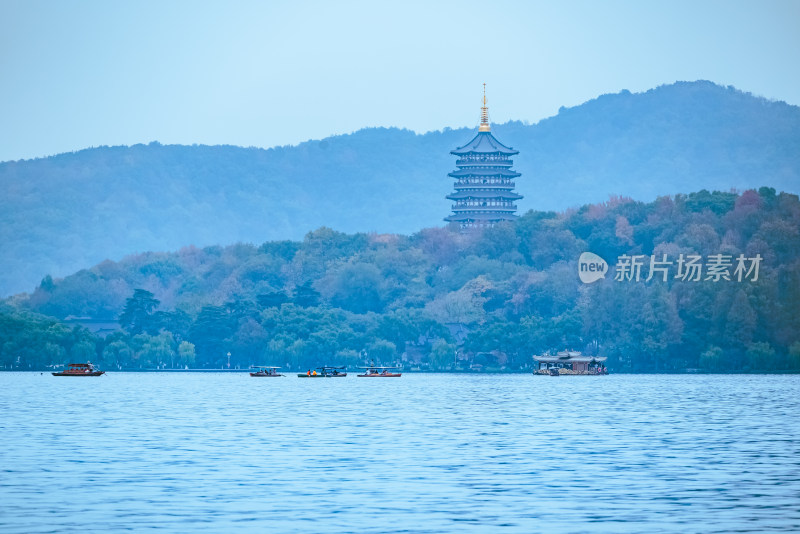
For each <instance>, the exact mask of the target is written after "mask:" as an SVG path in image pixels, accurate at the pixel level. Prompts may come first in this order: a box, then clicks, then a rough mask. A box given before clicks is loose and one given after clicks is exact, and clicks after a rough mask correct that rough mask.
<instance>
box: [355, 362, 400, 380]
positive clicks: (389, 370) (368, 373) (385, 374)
mask: <svg viewBox="0 0 800 534" xmlns="http://www.w3.org/2000/svg"><path fill="white" fill-rule="evenodd" d="M363 369H364V373H363V374H360V375H356V376H358V377H364V378H366V377H381V378H392V377H394V378H396V377H399V376H401V375H402V373H400V372H399V371H398V369H400V368H399V367H376V366H374V365H373V366H371V367H364V368H363Z"/></svg>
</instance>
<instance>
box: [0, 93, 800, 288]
mask: <svg viewBox="0 0 800 534" xmlns="http://www.w3.org/2000/svg"><path fill="white" fill-rule="evenodd" d="M531 98H535V95H531ZM476 117H477V109H476ZM493 130H494V132H495V134H496V135H497V137H498V138H499V139H500V140H501V141H503V142H504V143H506V144H508V145H510V146H513V147H514V148H516V149H518V150H519V151H520V154H519V155H518V156H517V157H516V158H515V169H517V170H519V171H520V172H521V173H522V177H521V178H519V179H518V180H517V190H518V192H519V193H521V194H522V195H524V197H525V198H524V199H523V200H521V201H520V202H519V207H520V212H521V213H524V212H525V211H527V210H528V209H539V210H563V209H565V208H568V207H572V206H578V205H581V204H584V203H589V202H598V201H603V200H605V199H607V198H608V197H609V195H614V194H617V195H624V196H628V197H632V198H634V199H637V200H643V201H649V200H653V199H655V198H656V196H658V195H667V194H675V193H680V192H687V191H696V190H698V189H700V188H706V189H709V190H721V191H728V190H730V189H731V188H736V189H739V190H745V189H747V188H753V187H759V186H762V185H765V184H766V185H769V186H771V187H774V188H776V189H777V190H779V191H789V192H798V189H800V108H798V107H796V106H790V105H787V104H785V103H783V102H771V101H767V100H765V99H763V98H758V97H755V96H753V95H751V94H748V93H743V92H740V91H737V90H735V89H733V88H730V87H728V88H726V87H721V86H718V85H714V84H712V83H710V82H680V83H676V84H673V85H669V86H661V87H659V88H656V89H653V90H650V91H648V92H646V93H640V94H631V93H629V92H627V91H623V92H621V93H619V94H613V95H603V96H601V97H599V98H597V99H595V100H592V101H590V102H586V103H585V104H582V105H580V106H577V107H574V108H569V109H564V108H562V109H561V110H560V111H559V113H558V115H556V116H555V117H552V118H549V119H546V120H543V121H541V122H539V123H537V124H534V125H526V124H522V123H519V122H511V123H507V124H503V125H495V126H494V127H493ZM473 134H474V129H473V128H465V129H459V130H445V131H439V132H430V133H427V134H424V135H417V134H415V133H413V132H410V131H407V130H398V129H391V128H389V129H385V128H373V129H365V130H361V131H358V132H355V133H353V134H350V135H342V136H335V137H330V138H327V139H323V140H321V141H309V142H306V143H302V144H300V145H298V146H293V147H278V148H271V149H261V148H240V147H233V146H163V145H160V144H158V143H151V144H149V145H135V146H131V147H99V148H92V149H87V150H82V151H80V152H75V153H69V154H61V155H58V156H53V157H49V158H43V159H36V160H26V161H16V162H5V163H0V184H2V185H1V187H2V191H3V194H2V195H0V261H2V263H3V266H4V269H3V270H2V271H0V295H8V294H11V293H14V292H19V291H30V290H32V288H33V287H35V286H36V285H37V284H38V283H39V281H40V280H41V279H42V278H43V277H44V276H45V275H47V274H51V275H53V276H64V275H67V274H69V273H71V272H74V271H76V270H78V269H80V268H83V267H86V266H88V265H93V264H96V263H98V262H100V261H102V260H104V259H106V258H110V259H120V258H122V257H123V256H125V255H126V254H130V253H135V252H142V251H147V250H176V249H178V248H180V247H182V246H186V245H196V246H206V245H212V244H222V243H232V242H237V241H241V242H250V243H261V242H264V241H268V240H279V239H299V238H301V237H302V236H303V235H304V234H305V233H306V232H308V231H310V230H312V229H314V228H318V227H320V226H328V227H331V228H334V229H336V230H338V231H343V232H369V231H376V232H394V233H413V232H415V231H418V230H420V229H421V228H426V227H431V226H437V225H442V224H443V222H442V218H443V217H444V216H446V215H448V214H449V213H450V201H448V200H446V199H445V195H447V194H448V193H450V192H451V191H452V186H453V183H452V182H453V181H452V179H450V178H448V177H447V173H448V172H450V171H451V170H453V169H454V168H455V158H453V157H452V156H451V155H450V154H449V151H450V150H451V149H453V148H455V147H456V146H460V145H462V144H464V143H466V142H467V141H468V140H469V139H470V138H471V136H472V135H473Z"/></svg>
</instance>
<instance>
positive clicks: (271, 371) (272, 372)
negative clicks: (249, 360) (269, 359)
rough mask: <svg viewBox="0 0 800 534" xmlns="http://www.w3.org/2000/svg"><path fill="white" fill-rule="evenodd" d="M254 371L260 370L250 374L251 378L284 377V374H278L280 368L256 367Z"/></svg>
mask: <svg viewBox="0 0 800 534" xmlns="http://www.w3.org/2000/svg"><path fill="white" fill-rule="evenodd" d="M252 369H258V370H257V371H256V372H254V373H252V372H251V373H250V376H265V377H274V376H283V375H282V374H280V373H278V369H280V367H270V366H268V365H254V366H253V367H252Z"/></svg>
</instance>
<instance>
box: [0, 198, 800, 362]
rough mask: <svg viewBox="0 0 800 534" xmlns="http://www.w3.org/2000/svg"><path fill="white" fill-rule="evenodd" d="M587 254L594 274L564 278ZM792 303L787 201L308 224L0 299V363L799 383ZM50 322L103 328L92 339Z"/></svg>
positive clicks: (793, 203)
mask: <svg viewBox="0 0 800 534" xmlns="http://www.w3.org/2000/svg"><path fill="white" fill-rule="evenodd" d="M587 251H588V252H592V253H595V254H597V255H599V256H600V257H601V258H604V259H605V260H607V262H608V267H609V268H608V270H607V271H606V274H607V276H605V278H604V279H598V280H594V282H592V283H582V281H581V279H580V278H579V272H581V271H580V269H579V266H578V262H579V258H580V257H581V255H582V253H584V252H587ZM634 265H638V267H634ZM626 266H627V267H626ZM586 273H588V271H584V274H586ZM798 304H800V200H798V196H797V195H794V194H788V193H778V192H776V191H775V190H774V189H772V188H768V187H763V188H760V189H759V190H758V191H754V190H748V191H745V192H743V193H742V194H741V195H737V194H734V193H727V192H713V193H709V192H708V191H699V192H696V193H691V194H689V195H676V196H674V197H661V198H659V199H657V200H656V201H653V202H649V203H643V202H635V201H632V200H630V199H621V198H616V199H614V200H613V201H609V202H606V203H603V204H592V205H586V206H583V207H581V208H580V209H577V210H569V211H567V212H565V213H560V214H557V213H554V212H540V211H529V212H528V213H526V214H525V215H524V216H522V217H520V218H519V220H517V221H514V222H513V223H506V224H503V225H498V226H496V227H494V228H490V229H487V230H485V231H482V232H478V231H476V232H470V233H465V234H462V233H459V232H457V231H453V230H451V229H449V228H428V229H424V230H422V231H420V232H417V233H415V234H413V235H410V236H403V235H396V234H394V235H390V234H345V233H341V232H336V231H334V230H331V229H328V228H320V229H318V230H316V231H314V232H310V233H309V234H307V235H306V236H305V237H304V238H303V240H302V241H271V242H266V243H264V244H262V245H260V246H258V247H257V246H255V245H245V244H235V245H229V246H227V247H221V246H212V247H206V248H202V249H200V248H194V247H186V248H184V249H181V250H179V251H177V252H172V253H146V254H139V255H135V256H130V257H127V258H126V259H124V260H122V261H120V262H112V261H105V262H103V263H100V264H99V265H96V266H94V267H92V268H90V269H86V270H81V271H79V272H77V273H75V274H73V275H71V276H68V277H65V278H63V279H51V278H49V277H48V278H46V279H45V280H44V281H43V282H42V284H41V285H40V286H39V287H38V288H37V289H36V291H34V292H33V294H31V295H26V296H17V297H13V298H11V299H7V302H6V303H0V365H2V366H3V368H5V369H9V368H14V369H40V368H43V367H44V366H46V365H53V364H64V363H66V362H67V360H69V359H72V360H74V361H86V360H91V361H93V362H100V363H101V364H102V365H103V366H104V367H105V368H110V369H117V368H120V367H121V368H142V367H144V368H154V367H160V368H163V367H164V366H166V367H174V366H178V367H181V368H182V367H184V366H186V365H188V366H190V367H215V368H219V367H220V365H225V364H226V358H225V356H226V354H227V353H231V363H232V365H235V366H239V367H241V368H246V367H247V366H249V365H252V364H265V363H270V362H271V365H284V366H288V367H291V368H292V369H298V368H300V369H307V368H310V367H314V366H317V365H322V364H326V363H328V364H330V363H332V362H337V363H338V364H346V365H351V366H355V365H364V364H366V363H367V362H368V361H369V359H372V360H375V361H379V362H384V363H385V364H389V363H391V362H397V361H400V360H404V361H405V362H406V365H414V366H416V365H419V366H420V367H422V368H428V369H443V368H448V367H450V368H452V366H453V365H456V366H457V367H459V368H472V366H474V365H477V366H480V367H489V368H495V369H501V368H504V367H505V368H506V369H519V368H523V367H525V366H530V364H531V356H532V355H533V354H539V353H542V352H545V351H553V350H563V349H576V350H582V351H585V352H589V353H592V354H599V355H601V356H606V357H608V358H609V360H608V362H609V367H611V368H612V369H613V370H630V371H681V370H685V369H687V368H700V369H706V370H722V371H726V370H733V371H743V370H751V371H765V370H789V369H792V370H800V314H798V313H797V308H798ZM48 316H49V317H48ZM70 316H73V319H72V320H73V321H74V316H79V317H84V318H85V317H88V318H92V319H96V320H104V322H105V323H106V326H108V327H112V328H113V327H116V328H117V331H116V332H115V333H112V334H111V335H109V336H108V337H105V338H99V337H94V336H92V335H91V334H90V333H89V332H88V331H86V330H84V329H82V328H77V327H75V322H72V323H71V324H70V325H69V326H67V325H64V324H61V323H60V322H59V321H60V320H68V321H69V320H70V319H69V318H70ZM53 317H55V318H56V319H53ZM117 321H118V322H117ZM80 323H81V321H78V324H80ZM120 327H121V328H122V329H121V330H120V329H119V328H120Z"/></svg>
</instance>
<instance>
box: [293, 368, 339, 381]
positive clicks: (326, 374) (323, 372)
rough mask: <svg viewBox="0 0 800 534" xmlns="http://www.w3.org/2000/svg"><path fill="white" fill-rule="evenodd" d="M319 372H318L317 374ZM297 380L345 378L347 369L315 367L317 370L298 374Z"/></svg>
mask: <svg viewBox="0 0 800 534" xmlns="http://www.w3.org/2000/svg"><path fill="white" fill-rule="evenodd" d="M317 370H319V372H317ZM297 376H298V377H299V378H343V377H345V376H347V368H346V367H345V366H339V367H332V366H329V365H324V366H322V367H317V369H315V370H313V371H311V370H309V371H308V372H306V373H298V374H297Z"/></svg>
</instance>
